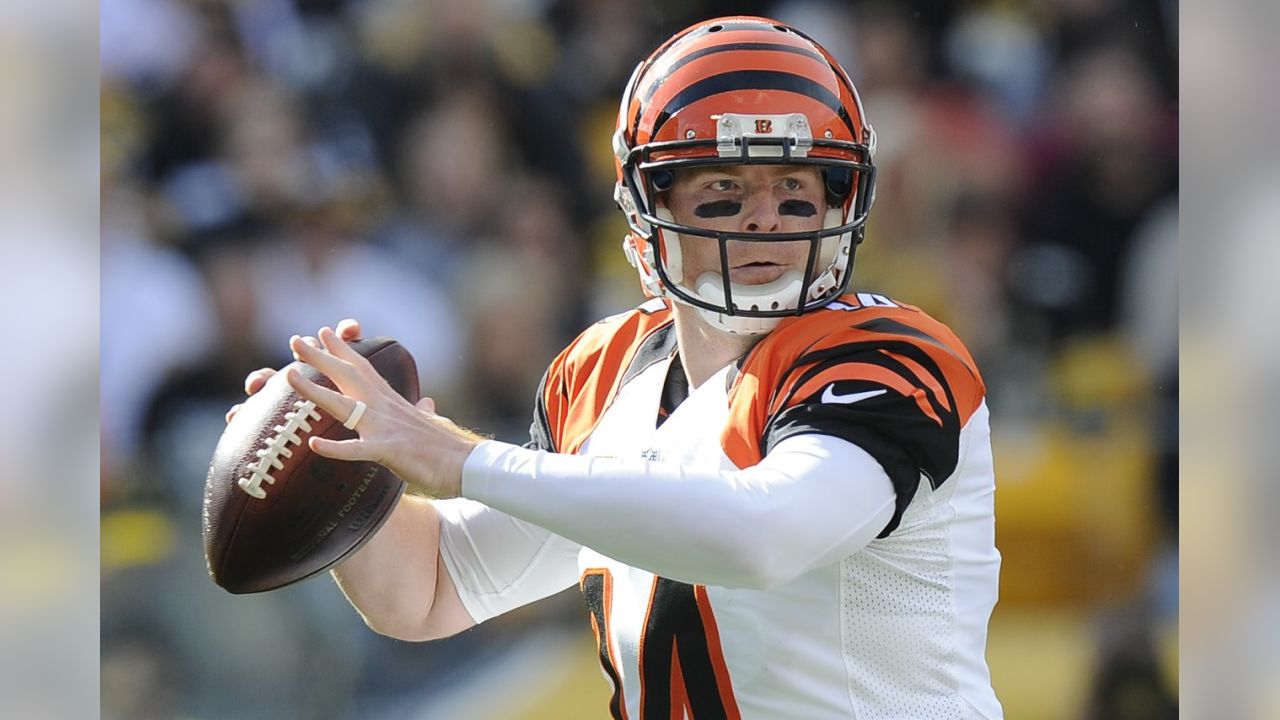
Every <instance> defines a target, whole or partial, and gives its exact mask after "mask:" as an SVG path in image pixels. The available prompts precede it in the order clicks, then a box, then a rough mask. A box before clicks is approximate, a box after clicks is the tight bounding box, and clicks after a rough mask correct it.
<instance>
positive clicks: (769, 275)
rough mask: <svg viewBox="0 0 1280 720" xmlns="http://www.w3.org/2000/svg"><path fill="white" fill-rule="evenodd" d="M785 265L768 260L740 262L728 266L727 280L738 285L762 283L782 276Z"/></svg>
mask: <svg viewBox="0 0 1280 720" xmlns="http://www.w3.org/2000/svg"><path fill="white" fill-rule="evenodd" d="M787 267H788V266H787V265H782V264H779V263H775V262H769V261H768V260H758V261H755V262H748V263H741V264H738V265H734V266H733V267H731V268H729V280H730V282H734V283H737V284H740V285H763V284H765V283H770V282H773V281H774V280H777V279H778V278H780V277H782V274H783V273H785V272H786V271H787Z"/></svg>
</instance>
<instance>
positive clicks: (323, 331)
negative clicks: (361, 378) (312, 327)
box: [316, 327, 367, 367]
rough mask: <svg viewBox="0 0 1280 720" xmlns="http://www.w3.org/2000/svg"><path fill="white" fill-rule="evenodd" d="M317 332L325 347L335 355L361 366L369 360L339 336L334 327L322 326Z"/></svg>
mask: <svg viewBox="0 0 1280 720" xmlns="http://www.w3.org/2000/svg"><path fill="white" fill-rule="evenodd" d="M316 334H317V335H318V336H319V337H320V342H321V343H323V344H324V349H325V350H328V351H329V352H330V353H332V354H333V355H334V356H335V357H339V358H342V359H343V360H346V361H347V362H349V363H351V364H352V365H353V366H355V367H360V366H362V365H364V364H365V363H366V362H367V361H366V360H365V359H364V358H363V357H362V356H361V355H360V353H358V352H356V351H355V350H352V349H351V346H350V345H348V344H347V343H346V341H345V340H343V339H342V338H341V337H339V336H338V333H336V332H334V331H333V330H332V329H330V328H327V327H322V328H320V332H318V333H316Z"/></svg>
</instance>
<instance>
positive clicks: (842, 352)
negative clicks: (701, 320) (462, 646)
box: [442, 296, 1002, 720]
mask: <svg viewBox="0 0 1280 720" xmlns="http://www.w3.org/2000/svg"><path fill="white" fill-rule="evenodd" d="M674 351H675V342H674V332H673V331H672V325H671V320H670V313H669V310H668V309H667V308H666V306H665V305H663V304H661V303H660V302H656V301H655V302H651V303H648V304H646V306H643V307H642V308H641V309H639V310H637V311H635V312H633V313H629V314H627V315H625V316H620V317H618V318H613V319H610V320H607V321H604V322H602V323H600V324H597V325H596V326H593V328H591V329H589V330H588V331H587V332H586V333H584V334H583V336H582V337H580V338H579V340H578V341H576V342H575V344H574V345H572V346H570V348H569V349H568V350H566V351H565V353H564V354H562V355H561V357H560V358H558V359H557V361H556V363H554V364H553V365H552V368H551V369H550V370H549V371H548V375H547V378H546V380H545V381H544V386H543V390H542V393H541V397H540V398H539V409H538V422H536V423H535V428H534V436H535V440H536V441H537V442H538V444H540V445H541V446H542V447H543V448H544V449H547V450H554V451H556V452H561V453H575V454H580V455H589V456H596V457H617V458H637V457H640V458H644V459H647V460H650V461H656V462H665V463H676V464H679V465H680V466H681V467H684V468H689V469H691V470H697V469H705V470H709V471H724V470H736V469H742V468H746V467H750V466H752V465H755V464H756V463H759V462H760V460H761V459H762V458H763V456H764V455H766V454H767V453H768V452H769V450H770V449H771V448H773V447H775V446H776V445H777V444H778V443H779V442H781V441H782V440H783V439H785V438H788V437H794V436H796V435H798V434H805V433H820V434H825V435H831V436H834V437H839V438H842V439H845V440H848V441H850V442H852V443H853V444H855V445H857V446H859V447H861V448H863V449H864V450H866V452H867V453H869V454H870V455H871V456H872V457H874V458H875V460H876V461H878V462H879V463H880V465H881V466H883V467H884V470H885V472H887V473H888V476H889V479H890V480H892V482H893V485H894V489H895V491H896V492H897V502H896V507H895V510H894V512H893V515H892V519H891V520H890V522H889V523H888V525H887V526H886V527H885V528H884V530H883V531H882V532H881V533H880V534H879V536H878V537H876V538H875V539H873V540H871V541H870V542H868V543H867V544H865V546H862V548H861V549H860V550H859V551H857V552H854V553H852V554H849V555H847V556H844V557H842V558H839V559H837V560H835V561H833V562H830V563H827V564H824V565H821V566H819V567H816V568H813V569H811V570H809V571H807V572H805V573H803V574H800V575H799V576H797V577H794V578H793V579H789V580H788V581H786V582H784V583H781V584H778V585H776V586H772V587H768V588H755V589H752V588H745V587H724V586H718V585H714V584H698V583H696V582H693V583H688V582H681V581H678V580H673V579H670V578H665V577H659V576H657V575H655V574H654V573H652V572H649V571H647V570H645V569H642V568H637V567H632V566H629V565H627V564H625V563H622V562H619V561H617V560H614V559H612V558H610V557H608V556H606V555H604V554H601V553H599V552H596V551H594V550H592V549H590V548H587V547H578V546H574V545H572V544H570V543H566V542H565V541H563V539H559V538H554V536H552V537H549V538H548V537H543V538H542V542H544V543H546V544H547V547H550V548H553V550H552V551H551V552H541V550H540V552H539V553H538V555H539V557H540V558H541V560H539V561H540V562H550V561H548V560H547V558H548V557H555V556H557V554H558V555H559V556H560V557H565V556H567V555H568V554H569V553H570V552H576V555H577V565H578V567H577V574H578V579H579V585H580V587H581V589H582V591H583V593H584V596H585V598H586V602H587V606H588V608H589V610H590V613H591V622H592V626H593V628H594V629H595V630H596V632H597V639H598V641H599V645H598V647H599V652H600V659H601V664H602V668H603V671H604V674H605V676H606V677H607V678H608V680H609V682H610V683H611V684H612V687H613V696H612V699H611V704H610V713H611V715H612V717H614V718H616V719H621V718H629V719H631V720H649V719H651V718H661V719H662V720H670V718H682V717H683V718H696V719H698V720H703V719H705V718H747V719H750V718H837V717H848V718H860V719H863V720H870V719H876V720H880V719H886V720H887V719H891V718H893V719H901V720H908V719H911V720H918V719H920V718H938V719H941V718H957V719H958V718H999V717H1002V711H1001V708H1000V705H999V703H998V701H997V700H996V698H995V695H994V693H993V691H992V689H991V683H990V677H989V673H988V671H987V667H986V662H985V659H984V653H985V640H986V629H987V621H988V619H989V617H990V614H991V611H992V608H993V606H994V604H995V601H996V590H997V581H998V571H999V554H998V553H997V551H996V549H995V545H994V521H993V492H994V477H993V472H992V461H991V449H990V437H989V429H988V422H987V411H986V406H985V402H984V399H983V396H984V388H983V385H982V382H981V379H980V377H979V376H978V374H977V372H976V370H975V369H974V367H973V362H972V359H971V358H970V357H969V355H968V353H967V352H966V351H965V350H964V348H963V346H962V345H960V343H959V341H958V340H956V339H955V337H954V336H953V335H952V334H951V333H950V331H948V330H947V329H946V328H945V327H944V326H942V325H941V324H939V323H937V322H936V321H934V320H932V319H931V318H929V317H928V316H926V315H925V314H924V313H922V312H920V311H919V310H917V309H915V308H910V307H905V306H898V305H896V304H891V303H888V301H884V304H880V303H876V304H871V303H866V304H864V303H862V302H859V301H858V300H857V299H856V297H854V296H850V297H848V298H845V299H844V301H842V302H839V303H835V304H833V305H832V306H831V307H830V308H829V309H826V310H823V311H819V312H817V313H813V314H807V315H805V316H801V317H798V318H795V319H791V320H788V321H786V322H784V323H783V324H782V325H780V326H779V328H778V329H777V330H775V331H774V332H773V333H771V334H770V335H769V336H767V337H766V338H765V339H763V340H762V341H761V342H760V343H759V344H758V345H757V346H756V348H755V349H753V350H752V352H751V353H750V354H748V356H747V357H746V358H744V360H743V361H742V362H740V363H737V364H735V365H733V366H730V367H726V368H724V369H723V370H721V372H720V373H718V374H717V375H716V376H714V377H712V378H711V379H710V380H708V381H707V382H705V383H703V384H702V385H700V386H699V387H698V388H696V389H695V390H693V391H692V392H690V393H689V394H688V396H687V398H685V399H684V400H683V401H682V402H680V403H679V404H678V405H676V406H675V407H674V409H670V408H665V409H664V403H663V397H664V388H665V387H666V386H667V384H668V376H669V375H670V374H671V372H670V371H671V370H672V363H673V358H674ZM676 369H677V370H678V368H676ZM666 412H669V415H665V418H664V419H663V420H662V421H661V422H658V423H655V418H657V417H660V416H663V415H664V413H666ZM851 481H852V480H851ZM714 511H715V509H714V508H708V509H707V512H708V513H714ZM851 514H852V510H851ZM445 515H446V518H449V517H450V514H449V513H447V512H446V513H445ZM660 521H661V519H660V518H656V519H655V522H660ZM459 532H461V531H459V530H458V529H456V528H455V529H452V530H451V529H450V528H449V527H448V523H446V529H445V532H444V535H443V536H442V537H443V538H444V541H443V547H444V549H445V550H446V552H445V559H446V565H447V566H448V567H449V569H450V572H451V574H453V575H454V577H455V582H456V584H458V585H459V593H460V595H461V596H462V598H463V601H464V604H466V605H467V607H468V609H469V610H470V611H471V612H472V613H473V615H478V616H479V617H478V618H477V619H483V618H484V617H485V616H487V615H489V614H491V613H492V612H495V611H494V610H493V609H489V610H486V609H484V603H483V602H482V601H481V600H479V599H478V598H477V597H476V594H475V593H472V592H470V591H469V590H468V588H471V587H473V586H474V585H475V583H472V582H468V579H467V571H466V570H465V569H462V568H461V567H460V566H461V565H462V564H463V563H462V562H461V561H460V560H459V559H458V554H460V553H452V554H451V553H450V552H447V550H448V548H450V547H451V546H457V545H460V544H461V543H460V542H458V541H456V540H453V541H451V540H450V538H451V537H453V538H456V537H458V533H459ZM523 574H525V575H527V574H528V573H523ZM553 584H554V583H553ZM548 591H549V589H548V588H547V587H545V586H544V587H539V588H536V589H534V590H531V591H530V592H529V597H521V593H520V591H519V590H515V591H514V592H509V593H508V594H507V597H506V598H505V599H504V601H503V602H504V603H505V604H503V605H501V606H499V608H498V609H499V610H501V609H503V608H505V607H511V606H514V605H515V604H517V603H520V602H527V601H531V600H532V599H535V596H541V595H545V594H546V593H547V592H548Z"/></svg>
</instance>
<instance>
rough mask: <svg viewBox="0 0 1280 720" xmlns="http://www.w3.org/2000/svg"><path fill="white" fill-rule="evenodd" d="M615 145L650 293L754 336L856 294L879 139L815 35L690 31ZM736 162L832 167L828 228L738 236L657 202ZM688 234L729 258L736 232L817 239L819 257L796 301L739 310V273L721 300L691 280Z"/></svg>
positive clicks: (633, 240)
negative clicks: (684, 266) (685, 247)
mask: <svg viewBox="0 0 1280 720" xmlns="http://www.w3.org/2000/svg"><path fill="white" fill-rule="evenodd" d="M613 149H614V154H615V157H616V167H617V176H618V184H617V186H616V188H615V192H614V197H615V200H617V202H618V205H619V207H620V208H621V209H622V211H623V213H624V214H625V215H626V216H627V221H628V224H629V225H630V227H631V233H630V234H629V235H628V236H627V238H626V240H624V242H623V248H624V250H625V251H626V253H627V257H628V259H629V260H630V261H631V263H632V264H633V265H634V266H636V268H637V270H639V272H640V277H641V280H642V282H643V283H644V286H645V289H646V291H647V292H648V293H650V294H652V295H657V296H664V297H673V299H676V300H678V301H682V302H685V303H687V304H690V305H693V306H695V307H698V308H701V309H702V310H703V311H704V313H703V314H704V316H706V317H710V318H712V319H713V322H715V324H717V325H720V326H721V327H722V328H724V329H726V330H729V331H730V332H743V333H749V334H754V333H758V332H767V331H768V329H771V328H772V326H773V325H775V324H776V323H777V321H778V319H780V318H781V317H783V316H786V315H797V314H801V313H804V312H806V311H808V310H812V309H815V308H818V307H821V306H823V305H825V304H827V303H828V302H830V301H831V300H833V299H835V298H836V297H839V296H840V295H842V294H843V293H844V292H846V291H847V289H848V286H849V278H850V275H851V274H852V271H853V256H854V249H855V248H856V246H857V245H858V243H860V242H861V241H862V236H863V232H864V226H865V224H866V221H867V213H868V211H869V210H870V208H871V204H872V200H873V198H874V194H875V167H874V165H873V163H872V155H873V153H874V150H875V133H874V131H873V130H872V128H871V125H870V124H869V123H868V122H867V120H866V117H865V115H864V113H863V110H862V102H861V100H859V98H858V92H857V90H856V89H855V88H854V86H853V82H852V81H851V80H850V79H849V76H848V74H847V73H846V72H845V71H844V69H843V68H841V67H840V65H839V63H838V62H836V60H835V59H834V58H833V57H832V56H831V54H830V53H828V52H827V51H826V50H825V49H824V48H822V47H821V46H820V45H818V44H817V43H816V42H814V41H813V39H811V38H809V37H808V36H807V35H805V34H804V33H802V32H800V31H798V30H796V29H795V28H792V27H788V26H786V25H783V24H781V23H779V22H776V21H774V20H769V19H766V18H759V17H724V18H717V19H714V20H707V21H705V22H701V23H698V24H697V25H694V26H692V27H690V28H687V29H685V30H683V31H681V32H679V33H677V34H676V35H675V36H673V37H672V38H671V39H670V40H668V41H667V42H665V43H664V44H663V45H662V46H660V47H659V48H658V49H657V50H656V51H654V53H653V54H652V55H650V56H649V58H648V59H646V60H645V61H644V62H642V63H640V65H639V66H637V67H636V70H635V72H634V73H633V74H632V76H631V80H630V81H629V82H628V84H627V89H626V91H625V93H624V94H623V97H622V104H621V106H620V108H619V111H618V125H617V130H616V132H615V133H614V137H613ZM733 163H743V164H752V163H774V164H812V165H818V166H819V167H820V169H821V170H822V174H823V178H824V182H825V186H826V191H827V200H828V207H829V210H828V212H827V216H826V217H825V218H824V222H823V227H822V229H821V230H818V231H814V232H803V233H748V232H742V233H736V232H735V233H733V234H732V235H731V236H729V235H727V234H726V233H718V232H715V231H711V230H706V229H702V228H697V227H693V226H690V225H685V224H678V223H676V222H674V220H673V219H672V218H671V216H670V213H668V212H666V211H665V210H663V209H661V208H658V207H657V205H656V203H655V199H656V197H657V194H658V193H661V192H662V191H664V190H666V189H667V188H668V187H669V186H670V183H671V180H672V172H673V171H674V170H676V169H678V168H685V167H690V166H696V165H723V164H733ZM680 235H682V236H693V237H703V238H708V242H710V241H712V240H715V241H718V242H719V244H720V252H721V256H722V259H723V257H724V254H725V253H726V252H727V249H726V243H727V241H728V239H729V238H730V237H731V238H732V239H733V240H734V241H755V242H772V241H779V240H788V241H794V240H808V241H810V243H811V247H810V258H811V260H813V262H810V263H809V267H808V269H807V270H806V271H805V273H804V277H803V282H801V283H800V284H799V286H798V288H797V287H795V283H792V286H791V288H790V290H798V291H797V292H795V293H794V294H793V295H792V297H791V298H790V299H787V300H785V301H783V302H778V301H774V302H771V303H768V304H767V305H766V306H761V305H764V304H763V303H757V302H754V301H751V302H736V301H735V300H734V297H733V293H734V287H733V285H732V283H731V282H730V281H729V278H727V277H725V278H723V282H722V286H723V289H722V291H721V289H720V288H717V290H716V292H714V293H711V294H713V295H715V297H709V296H708V293H706V292H699V291H696V290H694V289H692V288H691V287H690V286H688V285H687V284H685V283H683V282H682V281H683V278H682V277H680V269H679V266H680V261H679V254H680V248H679V239H678V237H677V236H680ZM722 266H727V265H726V264H725V263H724V262H722ZM739 292H740V293H743V289H742V288H739ZM721 294H723V297H721V296H720V295H721ZM745 296H746V294H745V293H743V297H745ZM717 319H718V321H717ZM749 319H755V321H754V322H753V321H751V320H749Z"/></svg>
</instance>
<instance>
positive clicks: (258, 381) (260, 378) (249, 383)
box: [232, 367, 276, 409]
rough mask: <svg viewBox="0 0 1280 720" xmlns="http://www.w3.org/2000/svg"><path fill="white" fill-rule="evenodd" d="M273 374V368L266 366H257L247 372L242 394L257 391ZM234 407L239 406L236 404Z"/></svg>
mask: <svg viewBox="0 0 1280 720" xmlns="http://www.w3.org/2000/svg"><path fill="white" fill-rule="evenodd" d="M275 374H276V369H275V368H266V367H264V368H258V369H257V370H254V371H253V372H251V373H249V374H248V375H246V376H245V379H244V394H245V395H252V394H254V393H256V392H258V391H259V390H261V389H262V386H263V385H266V384H267V381H268V380H270V379H271V376H272V375H275ZM236 407H239V406H238V405H237V406H236ZM232 409H234V408H232Z"/></svg>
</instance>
